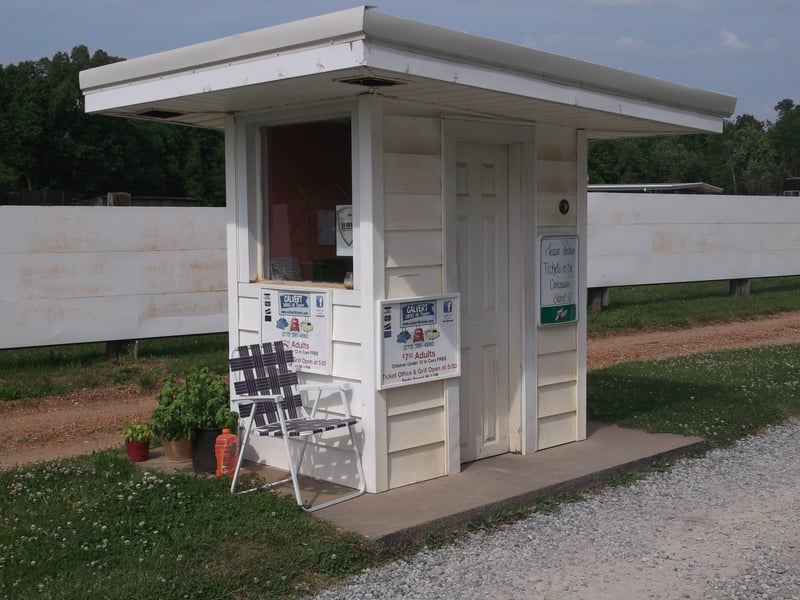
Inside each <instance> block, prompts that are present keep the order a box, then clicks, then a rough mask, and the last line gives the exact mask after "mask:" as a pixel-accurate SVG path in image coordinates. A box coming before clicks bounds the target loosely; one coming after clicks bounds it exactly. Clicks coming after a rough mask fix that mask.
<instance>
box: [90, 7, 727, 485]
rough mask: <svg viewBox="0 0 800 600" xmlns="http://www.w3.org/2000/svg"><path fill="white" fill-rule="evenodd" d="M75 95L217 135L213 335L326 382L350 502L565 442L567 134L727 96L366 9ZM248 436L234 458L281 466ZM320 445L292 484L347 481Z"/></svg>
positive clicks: (684, 118) (676, 115) (134, 63)
mask: <svg viewBox="0 0 800 600" xmlns="http://www.w3.org/2000/svg"><path fill="white" fill-rule="evenodd" d="M81 87H82V89H83V91H84V93H85V95H86V109H87V111H90V112H100V113H104V114H110V115H119V116H123V117H129V118H144V119H154V120H159V121H161V122H166V123H178V124H185V125H193V126H199V127H211V128H219V129H223V130H224V131H225V143H226V182H227V206H228V220H227V227H228V311H229V335H230V344H231V346H237V345H240V344H247V343H256V342H260V341H267V340H271V339H283V340H286V341H287V342H288V343H290V344H292V346H293V349H294V350H295V356H296V358H297V360H298V364H299V366H300V368H301V370H302V371H303V377H304V379H305V380H306V381H309V382H316V381H322V382H330V381H336V382H347V383H349V384H350V392H349V396H348V398H349V402H350V404H351V408H352V411H353V413H354V414H356V415H358V416H360V417H361V424H360V428H359V429H360V435H361V438H360V440H359V444H360V446H361V448H360V449H361V452H362V456H363V461H364V468H365V471H366V479H367V489H368V491H369V492H373V493H375V492H381V491H384V490H388V489H391V488H396V487H399V486H404V485H408V484H412V483H415V482H418V481H423V480H426V479H431V478H434V477H440V476H445V475H449V474H453V473H457V472H458V471H459V470H460V469H461V465H462V464H464V463H467V462H470V461H474V460H479V459H482V458H485V457H489V456H493V455H496V454H501V453H506V452H516V453H523V454H527V453H531V452H536V451H538V450H541V449H544V448H548V447H552V446H556V445H560V444H565V443H569V442H579V441H580V440H582V439H584V438H585V437H586V385H585V378H586V361H585V357H586V284H585V279H586V277H585V275H586V273H585V268H584V266H585V264H586V231H587V229H586V185H587V148H588V141H589V140H590V139H592V138H614V137H629V136H650V135H668V134H686V133H694V132H708V131H711V132H719V131H721V129H722V121H723V119H724V118H726V117H729V116H730V115H731V114H732V112H733V110H734V107H735V99H734V98H731V97H729V96H725V95H721V94H717V93H713V92H707V91H702V90H698V89H693V88H687V87H685V86H683V85H677V84H672V83H669V82H665V81H662V80H658V79H653V78H649V77H644V76H641V75H635V74H632V73H627V72H624V71H620V70H618V69H612V68H606V67H602V66H598V65H594V64H588V63H585V62H582V61H578V60H574V59H570V58H565V57H561V56H557V55H553V54H549V53H546V52H541V51H538V50H533V49H530V48H525V47H520V46H514V45H510V44H506V43H502V42H498V41H494V40H490V39H486V38H481V37H477V36H473V35H469V34H465V33H461V32H456V31H451V30H448V29H442V28H439V27H433V26H429V25H426V24H423V23H417V22H413V21H409V20H406V19H401V18H397V17H393V16H389V15H385V14H382V13H380V12H378V11H376V10H374V9H371V8H366V7H360V8H354V9H351V10H346V11H343V12H338V13H334V14H329V15H324V16H320V17H316V18H312V19H307V20H303V21H298V22H294V23H289V24H286V25H280V26H276V27H270V28H267V29H262V30H259V31H254V32H250V33H245V34H242V35H239V36H235V37H232V38H226V39H221V40H216V41H211V42H207V43H203V44H198V45H195V46H190V47H186V48H180V49H177V50H173V51H168V52H164V53H160V54H156V55H152V56H145V57H142V58H138V59H133V60H128V61H124V62H120V63H116V64H112V65H108V66H104V67H100V68H97V69H92V70H89V71H85V72H83V73H81ZM269 441H271V440H269ZM269 441H259V442H258V443H256V444H254V445H253V446H252V448H251V449H250V456H251V458H253V459H254V460H258V461H261V462H265V463H267V464H273V465H275V466H283V465H282V461H283V454H282V452H281V451H275V452H273V449H272V448H271V447H270V445H269V443H268V442H269ZM328 442H329V443H326V444H325V445H324V446H319V447H314V448H312V449H311V450H309V451H310V452H312V455H313V456H314V458H313V459H312V460H307V461H306V463H305V464H307V465H308V467H307V473H308V474H310V475H312V476H314V477H318V478H323V479H328V480H331V481H335V482H337V483H340V484H344V485H355V482H352V481H350V480H349V473H350V472H351V471H350V470H349V468H345V467H347V465H346V464H345V463H347V461H348V457H349V456H351V455H350V454H348V450H347V448H344V447H343V446H344V445H345V444H346V438H345V437H342V438H337V437H335V436H334V437H332V438H331V439H330V440H328ZM279 450H280V449H279ZM339 457H340V458H339Z"/></svg>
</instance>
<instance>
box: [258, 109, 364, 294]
mask: <svg viewBox="0 0 800 600" xmlns="http://www.w3.org/2000/svg"><path fill="white" fill-rule="evenodd" d="M262 136H263V139H262V141H263V147H264V148H265V152H264V160H265V163H266V164H265V165H264V169H265V172H266V178H265V184H266V196H267V215H266V217H267V248H268V257H267V258H268V262H267V264H268V265H269V271H268V273H267V274H266V275H267V278H268V279H273V280H289V281H313V282H326V283H340V284H341V283H342V282H344V280H345V277H346V275H347V274H348V273H352V271H353V256H352V254H353V230H352V189H353V185H352V150H351V134H350V119H349V118H342V119H335V120H327V121H319V122H313V123H297V124H291V125H277V126H271V127H265V128H263V129H262Z"/></svg>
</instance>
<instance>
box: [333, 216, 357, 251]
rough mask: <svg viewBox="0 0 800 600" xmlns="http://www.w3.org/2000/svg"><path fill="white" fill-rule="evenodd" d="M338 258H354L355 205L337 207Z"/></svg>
mask: <svg viewBox="0 0 800 600" xmlns="http://www.w3.org/2000/svg"><path fill="white" fill-rule="evenodd" d="M336 256H353V205H352V204H338V205H336Z"/></svg>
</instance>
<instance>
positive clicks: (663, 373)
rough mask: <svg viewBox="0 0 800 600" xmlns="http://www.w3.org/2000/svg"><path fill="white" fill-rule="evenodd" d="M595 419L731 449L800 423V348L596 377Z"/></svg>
mask: <svg viewBox="0 0 800 600" xmlns="http://www.w3.org/2000/svg"><path fill="white" fill-rule="evenodd" d="M587 397H588V399H587V405H588V412H589V417H590V418H592V419H597V420H602V421H611V422H614V423H616V424H618V425H621V426H623V427H633V428H637V429H644V430H646V431H653V432H665V433H678V434H684V435H696V436H700V437H702V438H705V439H706V440H707V441H708V442H709V444H711V445H712V446H727V445H730V444H732V443H733V442H735V441H736V440H738V439H740V438H742V437H744V436H747V435H750V434H753V433H757V432H758V431H760V430H761V429H763V428H764V427H766V426H768V425H771V424H775V423H780V422H782V421H784V420H786V419H787V418H789V417H797V416H800V345H798V344H790V345H785V346H774V347H762V348H748V349H743V350H728V351H720V352H711V353H704V354H695V355H690V356H682V357H677V358H668V359H662V360H656V361H642V362H630V363H625V364H621V365H617V366H614V367H609V368H607V369H601V370H596V371H591V372H590V373H589V374H588V379H587Z"/></svg>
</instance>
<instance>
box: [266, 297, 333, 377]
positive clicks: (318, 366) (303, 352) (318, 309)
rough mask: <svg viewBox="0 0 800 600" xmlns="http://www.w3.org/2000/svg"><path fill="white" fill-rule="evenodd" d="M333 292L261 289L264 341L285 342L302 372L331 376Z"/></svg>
mask: <svg viewBox="0 0 800 600" xmlns="http://www.w3.org/2000/svg"><path fill="white" fill-rule="evenodd" d="M330 315H331V293H330V290H298V289H286V288H282V287H274V288H262V289H261V341H262V342H277V341H281V342H283V343H284V344H285V345H286V346H288V347H289V349H290V350H292V352H293V353H294V363H295V367H296V368H297V370H298V371H305V372H307V373H321V374H323V375H330V373H331V367H332V365H331V318H330Z"/></svg>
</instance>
